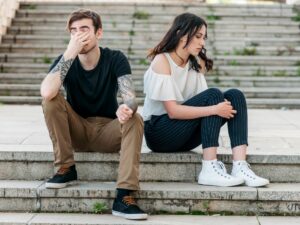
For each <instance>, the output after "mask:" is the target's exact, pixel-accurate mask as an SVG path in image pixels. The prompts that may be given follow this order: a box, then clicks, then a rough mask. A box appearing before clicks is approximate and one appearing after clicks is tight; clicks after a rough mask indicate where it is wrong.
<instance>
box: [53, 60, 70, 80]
mask: <svg viewBox="0 0 300 225" xmlns="http://www.w3.org/2000/svg"><path fill="white" fill-rule="evenodd" d="M73 61H74V59H72V58H71V59H68V60H65V57H64V56H62V57H61V59H60V60H59V62H58V63H57V64H56V66H55V67H54V68H53V69H52V70H51V73H56V72H58V71H59V72H60V80H61V83H63V82H64V80H65V78H66V75H67V73H68V71H69V69H70V67H71V65H72V63H73Z"/></svg>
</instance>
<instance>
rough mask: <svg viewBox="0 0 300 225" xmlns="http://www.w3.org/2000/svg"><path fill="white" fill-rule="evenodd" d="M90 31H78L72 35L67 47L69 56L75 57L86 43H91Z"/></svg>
mask: <svg viewBox="0 0 300 225" xmlns="http://www.w3.org/2000/svg"><path fill="white" fill-rule="evenodd" d="M90 42H91V40H90V39H89V32H77V33H75V34H73V35H71V39H70V42H69V44H68V47H67V51H66V53H65V54H66V55H67V56H69V58H75V57H76V56H77V55H78V54H79V52H80V51H81V50H82V49H83V48H84V46H85V45H87V44H89V43H90Z"/></svg>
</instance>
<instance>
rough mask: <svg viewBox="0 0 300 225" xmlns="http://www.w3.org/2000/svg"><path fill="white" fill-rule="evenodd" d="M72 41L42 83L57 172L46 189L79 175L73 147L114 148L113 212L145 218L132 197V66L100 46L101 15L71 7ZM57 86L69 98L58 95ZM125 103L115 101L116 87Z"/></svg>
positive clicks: (137, 139)
mask: <svg viewBox="0 0 300 225" xmlns="http://www.w3.org/2000/svg"><path fill="white" fill-rule="evenodd" d="M67 28H68V30H69V32H70V42H69V44H68V47H67V49H66V50H65V52H64V53H63V55H61V56H59V57H58V58H57V59H56V61H55V62H54V63H53V65H52V66H51V68H50V72H49V74H48V75H47V76H46V78H45V79H44V80H43V82H42V85H41V95H42V97H43V104H42V105H43V111H44V115H45V120H46V124H47V127H48V130H49V134H50V137H51V140H52V143H53V148H54V156H55V162H54V164H55V166H57V167H59V169H58V171H57V173H56V174H55V175H54V176H53V177H52V178H51V179H50V180H48V181H47V183H46V188H63V187H66V185H67V183H69V182H72V181H75V180H77V172H76V168H75V161H74V153H73V149H74V150H75V151H92V152H118V151H120V165H119V173H118V180H117V197H116V199H115V200H114V203H113V209H112V212H113V215H117V216H122V217H125V218H127V219H146V218H147V214H146V213H145V212H143V211H142V210H141V209H140V208H139V207H138V206H137V205H136V203H135V201H134V199H133V198H132V197H131V196H130V193H131V192H132V191H136V190H138V189H139V181H138V176H139V174H138V173H139V160H140V151H141V144H142V137H143V121H142V118H141V116H140V115H139V114H138V113H136V111H137V107H138V106H137V103H136V101H135V92H134V89H133V85H132V80H131V75H130V74H131V69H130V65H129V63H128V61H127V59H126V57H125V56H124V55H123V54H122V53H121V52H120V51H114V50H110V49H108V48H102V47H98V41H99V40H100V39H101V37H102V24H101V18H100V16H99V15H98V14H97V13H95V12H93V11H90V10H78V11H75V12H73V13H72V14H71V15H70V17H69V20H68V23H67ZM61 85H63V86H64V88H65V90H66V93H67V100H65V99H64V98H63V96H62V95H61V94H59V90H60V88H61ZM118 89H119V92H120V93H121V96H122V99H123V102H124V103H123V104H121V105H119V106H118V103H117V90H118Z"/></svg>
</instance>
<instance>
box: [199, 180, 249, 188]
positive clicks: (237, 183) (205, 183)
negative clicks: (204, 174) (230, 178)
mask: <svg viewBox="0 0 300 225" xmlns="http://www.w3.org/2000/svg"><path fill="white" fill-rule="evenodd" d="M243 183H244V181H241V182H235V183H231V184H221V183H213V182H210V181H206V180H204V181H203V180H201V181H198V184H201V185H208V186H217V187H233V186H238V185H242V184H243Z"/></svg>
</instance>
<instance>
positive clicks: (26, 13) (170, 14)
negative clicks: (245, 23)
mask: <svg viewBox="0 0 300 225" xmlns="http://www.w3.org/2000/svg"><path fill="white" fill-rule="evenodd" d="M99 9H101V6H99ZM160 9H161V10H160ZM173 9H174V8H173ZM94 10H96V11H97V9H96V8H94ZM140 11H142V12H146V13H148V14H149V19H148V20H151V19H153V18H155V19H156V18H157V17H158V16H159V17H160V18H162V19H169V18H174V16H175V15H178V14H179V13H183V12H184V11H189V12H192V13H196V14H198V15H202V16H203V17H207V16H219V17H220V18H221V19H224V18H230V19H232V18H236V19H239V18H249V19H250V20H251V19H252V20H257V19H258V18H263V19H266V20H273V19H281V20H284V19H286V20H288V19H291V17H293V16H296V13H294V12H292V10H291V9H288V10H285V11H281V10H280V9H279V10H276V11H277V13H276V12H274V11H272V10H265V11H260V10H259V9H255V10H253V11H249V10H246V11H244V10H242V9H240V8H236V9H235V10H234V9H229V10H225V9H221V10H219V11H207V10H206V9H204V8H201V7H198V8H187V9H184V8H177V10H176V9H175V10H173V11H171V9H170V8H168V9H166V7H164V8H162V7H161V6H158V7H151V8H149V7H148V6H138V7H137V8H136V11H134V12H140ZM70 12H71V10H70V9H64V8H61V9H39V10H35V9H19V10H18V11H17V14H16V16H17V17H27V18H36V17H47V18H51V17H56V16H59V17H65V18H67V17H68V15H69V14H70ZM100 12H101V10H100ZM134 12H133V11H132V12H130V11H129V12H126V11H122V12H117V13H112V11H109V12H108V11H104V12H101V15H102V17H103V19H104V18H105V19H109V18H113V19H116V18H127V19H132V17H133V13H134Z"/></svg>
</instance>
